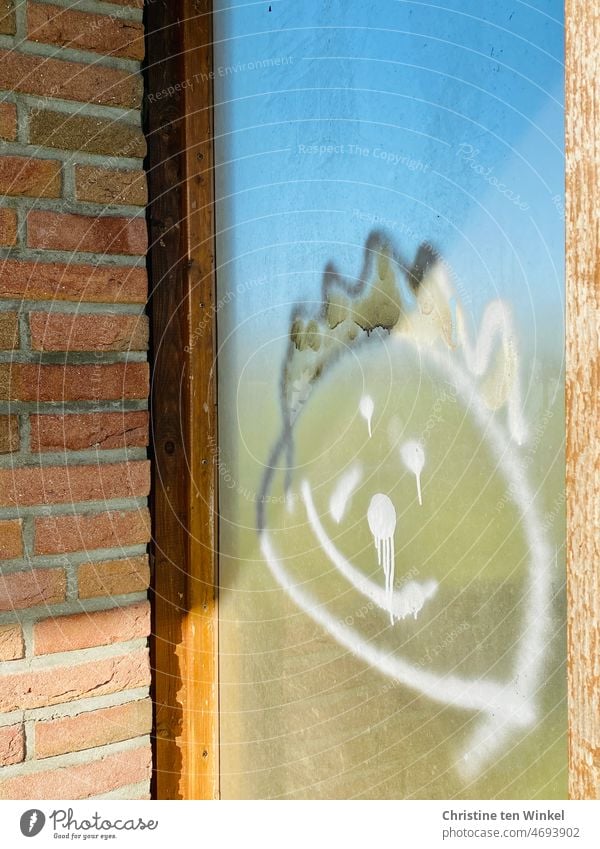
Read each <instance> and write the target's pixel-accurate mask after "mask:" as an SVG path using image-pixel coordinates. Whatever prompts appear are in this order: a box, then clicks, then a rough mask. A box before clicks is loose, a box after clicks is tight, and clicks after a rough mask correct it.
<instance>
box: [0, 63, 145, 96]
mask: <svg viewBox="0 0 600 849" xmlns="http://www.w3.org/2000/svg"><path fill="white" fill-rule="evenodd" d="M0 89H4V90H6V91H11V90H14V91H21V92H24V93H25V94H39V95H41V96H42V97H56V98H59V99H60V100H76V101H80V102H82V103H101V104H104V105H108V106H126V107H131V108H134V109H139V108H140V104H141V95H142V80H141V77H140V75H139V74H130V73H127V71H119V70H115V69H114V68H106V67H102V66H100V65H98V64H92V65H80V64H79V63H77V62H63V61H62V60H61V59H48V58H46V57H44V58H42V57H41V56H35V55H33V54H30V53H19V52H18V51H17V50H0Z"/></svg>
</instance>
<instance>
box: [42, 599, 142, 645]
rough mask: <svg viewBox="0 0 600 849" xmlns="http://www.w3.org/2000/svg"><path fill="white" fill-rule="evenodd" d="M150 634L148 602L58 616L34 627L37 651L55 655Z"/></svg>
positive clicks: (122, 641) (123, 641)
mask: <svg viewBox="0 0 600 849" xmlns="http://www.w3.org/2000/svg"><path fill="white" fill-rule="evenodd" d="M149 633H150V605H149V604H148V602H138V603H137V604H130V605H128V606H127V607H115V608H113V609H112V610H99V611H95V612H93V613H74V614H72V615H70V616H56V617H53V618H51V619H44V620H42V621H41V622H36V623H35V625H34V626H33V638H34V647H35V648H34V653H35V654H53V653H56V652H66V651H77V650H79V649H88V648H91V647H92V646H107V645H112V644H113V643H125V642H127V641H128V640H135V639H138V638H140V639H141V638H143V637H147V636H148V634H149Z"/></svg>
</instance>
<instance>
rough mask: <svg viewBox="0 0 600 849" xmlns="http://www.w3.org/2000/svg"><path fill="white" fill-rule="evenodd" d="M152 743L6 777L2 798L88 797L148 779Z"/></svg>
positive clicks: (0, 790) (0, 794) (1, 790)
mask: <svg viewBox="0 0 600 849" xmlns="http://www.w3.org/2000/svg"><path fill="white" fill-rule="evenodd" d="M150 772H151V751H150V746H149V745H146V746H142V747H140V748H136V749H133V750H130V751H125V752H119V753H118V754H113V755H107V756H106V757H104V758H101V759H100V760H93V761H90V762H89V763H84V764H77V765H76V766H64V767H60V768H59V769H47V770H45V771H42V772H34V773H30V774H29V775H19V776H14V777H13V778H7V779H5V781H4V782H3V783H2V784H0V799H89V798H90V797H93V796H98V795H99V794H100V793H108V792H109V791H110V790H116V789H117V788H119V787H125V786H126V785H127V784H137V783H138V782H141V781H148V780H149V778H150Z"/></svg>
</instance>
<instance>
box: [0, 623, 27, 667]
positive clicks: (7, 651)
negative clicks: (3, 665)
mask: <svg viewBox="0 0 600 849" xmlns="http://www.w3.org/2000/svg"><path fill="white" fill-rule="evenodd" d="M22 657H25V642H24V640H23V629H22V628H21V626H20V625H0V661H5V660H20V659H21V658H22Z"/></svg>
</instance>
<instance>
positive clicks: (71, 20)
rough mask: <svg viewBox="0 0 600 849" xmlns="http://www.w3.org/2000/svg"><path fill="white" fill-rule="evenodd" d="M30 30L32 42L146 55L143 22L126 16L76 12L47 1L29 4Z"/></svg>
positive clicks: (130, 55)
mask: <svg viewBox="0 0 600 849" xmlns="http://www.w3.org/2000/svg"><path fill="white" fill-rule="evenodd" d="M27 32H28V36H29V39H30V41H43V42H45V43H46V44H56V45H57V46H58V47H74V48H77V49H79V50H92V51H94V52H96V53H103V54H105V55H108V56H123V57H126V58H128V59H143V58H144V28H143V25H142V24H141V23H137V22H135V21H128V20H125V19H123V18H115V17H112V16H108V15H93V14H88V13H87V12H76V11H72V10H70V9H65V8H61V7H60V6H51V5H49V4H46V3H35V4H31V3H29V4H28V6H27Z"/></svg>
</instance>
